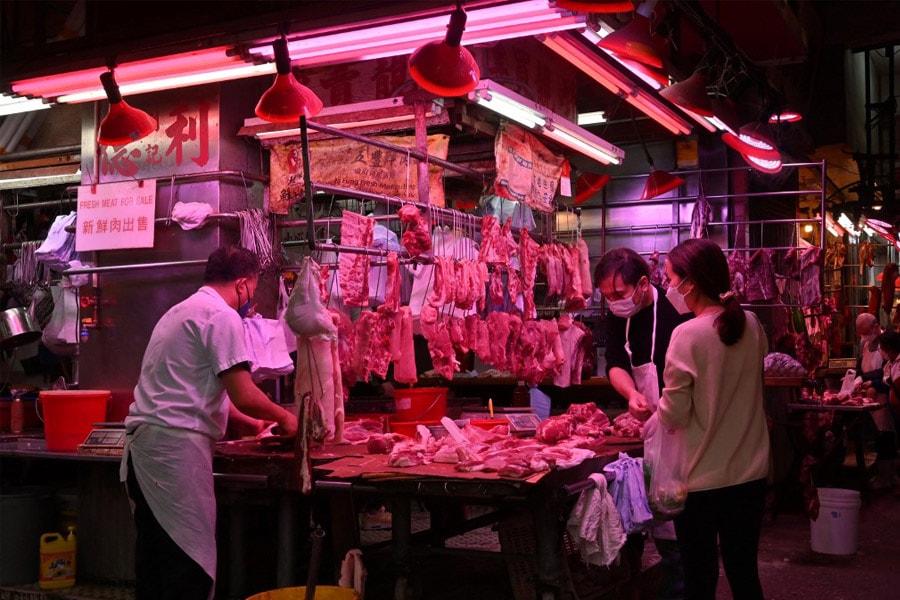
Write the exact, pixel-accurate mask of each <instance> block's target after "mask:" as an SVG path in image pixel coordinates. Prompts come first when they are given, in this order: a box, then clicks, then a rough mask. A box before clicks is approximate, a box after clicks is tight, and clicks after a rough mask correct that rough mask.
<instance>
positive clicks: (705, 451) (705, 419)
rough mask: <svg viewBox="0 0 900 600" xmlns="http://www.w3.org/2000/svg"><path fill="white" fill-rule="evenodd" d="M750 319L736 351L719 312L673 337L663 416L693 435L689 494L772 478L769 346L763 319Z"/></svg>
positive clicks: (669, 424) (690, 438)
mask: <svg viewBox="0 0 900 600" xmlns="http://www.w3.org/2000/svg"><path fill="white" fill-rule="evenodd" d="M745 313H746V315H747V324H746V327H745V328H744V334H743V336H741V339H740V340H738V341H737V342H736V343H735V344H732V345H731V346H726V345H725V344H723V343H722V341H721V340H720V339H719V332H718V331H717V330H716V327H715V320H716V317H718V316H719V315H720V314H721V313H720V312H719V311H714V312H712V313H707V314H703V315H700V316H697V317H694V318H693V319H691V320H689V321H686V322H684V323H682V324H681V325H679V326H678V327H676V328H675V331H673V332H672V339H671V342H670V344H669V350H668V352H667V353H666V366H665V370H664V373H663V380H664V382H665V387H664V388H663V394H662V398H661V399H660V401H659V408H658V410H657V414H659V419H660V424H661V425H664V426H666V427H668V428H670V429H684V430H685V441H686V443H687V448H686V451H687V456H688V491H697V490H709V489H717V488H722V487H727V486H731V485H737V484H739V483H746V482H748V481H754V480H757V479H762V478H763V477H765V476H766V474H767V473H768V472H769V432H768V428H767V426H766V415H765V411H764V409H763V376H762V374H763V360H764V357H765V355H766V353H767V351H768V342H767V340H766V335H765V332H764V331H763V329H762V326H761V325H760V324H759V320H758V319H757V317H756V315H754V314H753V313H751V312H749V311H745Z"/></svg>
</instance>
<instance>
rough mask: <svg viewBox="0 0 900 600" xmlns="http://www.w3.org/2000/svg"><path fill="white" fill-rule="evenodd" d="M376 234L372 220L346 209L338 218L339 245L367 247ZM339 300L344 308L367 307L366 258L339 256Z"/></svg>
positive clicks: (354, 255) (373, 220) (367, 272)
mask: <svg viewBox="0 0 900 600" xmlns="http://www.w3.org/2000/svg"><path fill="white" fill-rule="evenodd" d="M374 231H375V219H369V218H367V217H364V216H362V215H358V214H356V213H354V212H351V211H349V210H345V211H344V213H343V215H342V216H341V245H342V246H352V247H354V248H370V247H371V246H372V240H373V236H374ZM338 272H339V273H340V282H339V285H340V291H341V300H342V301H343V303H344V305H345V306H368V305H369V256H368V255H366V254H356V253H351V252H341V253H340V256H339V257H338Z"/></svg>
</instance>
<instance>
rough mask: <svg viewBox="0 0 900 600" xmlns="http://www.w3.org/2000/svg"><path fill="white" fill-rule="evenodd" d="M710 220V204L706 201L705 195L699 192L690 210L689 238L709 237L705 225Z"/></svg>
mask: <svg viewBox="0 0 900 600" xmlns="http://www.w3.org/2000/svg"><path fill="white" fill-rule="evenodd" d="M710 221H712V206H710V205H709V202H707V201H706V196H705V195H703V194H699V195H698V196H697V201H696V202H694V208H693V210H692V211H691V239H694V240H696V239H699V238H705V237H709V232H708V231H707V230H706V227H707V226H708V225H709V223H710Z"/></svg>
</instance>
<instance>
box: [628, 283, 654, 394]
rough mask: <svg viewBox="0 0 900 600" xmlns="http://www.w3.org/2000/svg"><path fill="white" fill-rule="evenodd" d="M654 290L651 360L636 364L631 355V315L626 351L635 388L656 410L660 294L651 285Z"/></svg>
mask: <svg viewBox="0 0 900 600" xmlns="http://www.w3.org/2000/svg"><path fill="white" fill-rule="evenodd" d="M650 289H651V290H652V291H653V330H652V332H651V334H650V362H648V363H645V364H643V365H637V366H635V364H634V359H633V358H632V355H631V342H630V338H629V332H630V331H631V317H629V318H628V320H627V321H625V353H626V354H628V362H629V363H631V378H632V379H633V380H634V388H635V389H636V390H637V391H639V392H640V393H641V394H643V395H644V398H646V399H647V405H648V406H649V407H650V410H652V411H653V412H656V407H657V406H659V373H658V371H657V369H656V364H655V363H654V362H653V355H654V354H655V353H656V305H657V304H658V303H657V299H658V294H657V292H656V288H655V287H652V286H651V287H650Z"/></svg>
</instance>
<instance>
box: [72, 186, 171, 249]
mask: <svg viewBox="0 0 900 600" xmlns="http://www.w3.org/2000/svg"><path fill="white" fill-rule="evenodd" d="M155 216H156V182H155V181H145V182H141V181H122V182H119V183H104V184H101V185H96V186H91V185H82V186H79V187H78V220H77V221H76V224H75V228H76V229H75V249H76V250H77V251H78V252H84V251H86V250H112V249H116V248H152V247H153V219H154V218H155Z"/></svg>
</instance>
